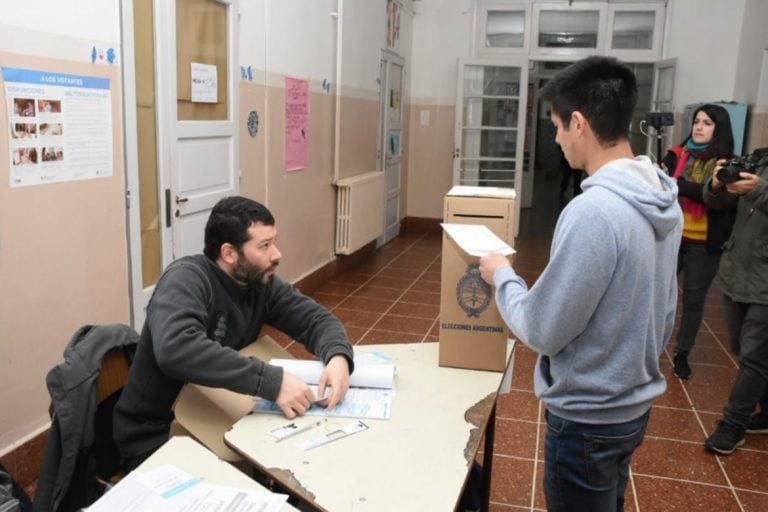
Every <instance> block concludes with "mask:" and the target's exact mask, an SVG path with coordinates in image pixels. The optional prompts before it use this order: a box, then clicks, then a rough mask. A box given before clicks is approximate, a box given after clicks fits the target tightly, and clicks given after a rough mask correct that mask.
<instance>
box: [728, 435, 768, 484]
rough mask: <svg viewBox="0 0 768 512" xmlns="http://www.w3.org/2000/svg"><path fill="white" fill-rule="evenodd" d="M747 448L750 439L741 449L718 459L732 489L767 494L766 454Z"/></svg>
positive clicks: (767, 458)
mask: <svg viewBox="0 0 768 512" xmlns="http://www.w3.org/2000/svg"><path fill="white" fill-rule="evenodd" d="M749 448H750V439H747V442H746V444H744V446H743V447H741V448H739V449H737V450H736V451H735V452H733V453H732V454H731V455H728V456H723V457H720V461H721V463H722V464H723V467H724V468H725V472H726V473H727V474H728V478H729V479H730V480H731V484H732V485H733V486H734V487H736V488H737V489H743V490H747V491H758V492H763V493H766V494H768V474H767V473H768V452H758V451H752V450H750V449H749Z"/></svg>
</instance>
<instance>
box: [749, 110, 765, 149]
mask: <svg viewBox="0 0 768 512" xmlns="http://www.w3.org/2000/svg"><path fill="white" fill-rule="evenodd" d="M748 119H749V122H748V127H747V141H746V146H745V147H744V151H745V153H751V152H752V151H754V150H756V149H757V148H764V147H766V146H768V112H752V113H750V115H749V118H748Z"/></svg>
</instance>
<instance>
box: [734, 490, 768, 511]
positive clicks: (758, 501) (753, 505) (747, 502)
mask: <svg viewBox="0 0 768 512" xmlns="http://www.w3.org/2000/svg"><path fill="white" fill-rule="evenodd" d="M736 496H737V497H738V499H739V501H740V502H741V505H742V506H743V507H744V512H765V511H766V510H768V494H763V493H756V492H749V491H741V490H737V491H736Z"/></svg>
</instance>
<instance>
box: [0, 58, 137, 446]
mask: <svg viewBox="0 0 768 512" xmlns="http://www.w3.org/2000/svg"><path fill="white" fill-rule="evenodd" d="M0 61H2V63H3V65H4V66H9V67H19V68H26V69H42V70H49V71H54V72H62V73H72V74H80V75H88V76H99V77H106V78H109V79H110V84H111V91H112V125H113V139H112V143H113V159H114V165H113V172H114V174H113V176H111V177H108V178H97V179H88V180H82V181H72V182H66V183H54V184H49V185H38V186H30V187H21V188H10V186H9V180H8V176H9V168H8V166H9V158H8V152H9V148H8V136H9V134H8V125H7V123H5V122H3V123H2V124H0V155H3V158H0V175H1V176H3V178H2V179H0V283H2V285H0V326H2V331H3V334H2V342H0V343H2V358H0V389H2V393H0V411H4V412H3V414H0V452H4V451H7V449H9V448H12V447H13V446H15V445H16V444H18V443H19V442H23V441H24V440H26V439H27V438H28V437H29V436H31V435H34V434H35V433H37V432H38V431H39V430H40V429H42V428H45V427H47V425H48V413H47V411H48V404H49V402H50V399H49V395H48V391H47V389H46V387H45V376H46V374H47V372H48V370H50V369H51V368H52V367H53V366H54V365H56V364H58V363H59V362H61V361H62V353H63V350H64V346H65V345H66V343H67V341H68V340H69V337H70V336H71V335H72V334H73V333H74V331H75V330H76V329H77V328H78V327H80V326H81V325H84V324H93V323H97V324H103V323H114V322H121V323H127V322H128V321H129V303H128V297H129V296H128V261H127V254H128V249H127V241H126V221H125V199H124V198H125V180H124V170H123V143H122V122H123V117H122V114H121V101H122V99H121V92H120V75H119V68H116V67H108V66H92V65H90V64H82V63H74V62H64V61H61V60H54V59H44V58H37V57H30V56H20V55H16V54H9V53H0ZM0 89H2V90H3V91H4V89H5V85H4V83H2V82H1V81H0ZM3 96H5V94H4V92H3ZM0 119H3V120H7V119H8V117H7V112H6V104H5V103H3V104H2V105H0Z"/></svg>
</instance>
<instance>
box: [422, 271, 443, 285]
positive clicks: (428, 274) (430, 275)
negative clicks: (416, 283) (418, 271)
mask: <svg viewBox="0 0 768 512" xmlns="http://www.w3.org/2000/svg"><path fill="white" fill-rule="evenodd" d="M420 279H421V280H423V281H432V282H435V283H439V282H440V281H442V274H441V273H440V272H439V271H438V272H434V271H432V270H427V271H425V272H424V273H423V274H422V275H421V277H420Z"/></svg>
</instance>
